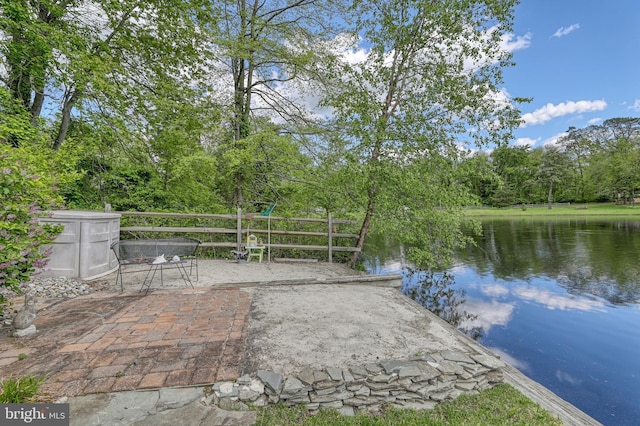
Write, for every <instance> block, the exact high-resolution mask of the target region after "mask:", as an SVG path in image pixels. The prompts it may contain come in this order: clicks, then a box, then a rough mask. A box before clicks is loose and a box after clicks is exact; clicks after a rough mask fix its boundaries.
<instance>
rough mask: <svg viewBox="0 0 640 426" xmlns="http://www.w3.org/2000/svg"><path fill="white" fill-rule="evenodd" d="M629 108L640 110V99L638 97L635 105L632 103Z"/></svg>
mask: <svg viewBox="0 0 640 426" xmlns="http://www.w3.org/2000/svg"><path fill="white" fill-rule="evenodd" d="M629 109H632V110H634V111H638V112H640V99H636V100H635V101H634V102H633V105H631V106H630V107H629Z"/></svg>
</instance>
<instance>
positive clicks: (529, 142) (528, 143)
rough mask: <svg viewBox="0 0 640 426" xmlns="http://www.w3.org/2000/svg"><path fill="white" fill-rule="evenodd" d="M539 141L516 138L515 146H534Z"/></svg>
mask: <svg viewBox="0 0 640 426" xmlns="http://www.w3.org/2000/svg"><path fill="white" fill-rule="evenodd" d="M538 141H539V139H531V138H518V139H516V143H515V144H514V145H515V146H534V145H535V144H536V143H538Z"/></svg>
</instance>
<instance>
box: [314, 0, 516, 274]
mask: <svg viewBox="0 0 640 426" xmlns="http://www.w3.org/2000/svg"><path fill="white" fill-rule="evenodd" d="M514 3H515V2H514V1H510V0H504V1H503V0H497V1H456V0H447V1H442V2H431V1H426V0H394V1H391V0H389V1H380V2H365V1H355V2H354V3H353V5H352V8H351V12H352V13H353V16H355V17H356V31H357V32H358V34H359V36H360V37H361V38H362V40H363V42H364V43H366V45H367V46H368V47H369V49H368V52H367V57H366V59H365V60H364V61H362V62H361V63H358V64H346V65H344V66H342V67H339V68H338V69H336V70H335V81H336V84H335V86H336V87H335V88H336V90H335V91H333V92H332V93H331V94H330V96H329V97H328V98H327V100H326V105H329V106H331V107H332V108H334V112H335V118H336V127H337V128H339V129H342V131H343V137H344V138H345V139H346V140H347V141H348V142H349V146H348V149H349V150H350V151H351V152H352V155H353V158H354V161H357V162H359V163H360V164H361V165H362V168H361V171H362V173H363V176H362V177H361V178H357V179H356V181H358V182H366V187H365V188H362V190H360V191H359V192H361V193H362V194H365V195H364V197H363V199H362V204H361V209H362V212H363V219H362V225H361V227H360V233H359V239H358V241H357V245H356V246H357V248H359V249H362V248H363V246H364V244H365V240H366V237H367V234H368V233H369V230H370V229H371V228H372V226H374V225H375V226H377V227H378V228H379V229H381V230H385V231H387V230H388V231H395V232H397V233H395V234H394V236H396V237H397V238H399V239H401V240H403V239H404V240H406V241H413V242H415V243H417V244H415V246H414V247H415V249H414V251H413V256H414V259H418V260H420V261H421V262H423V263H424V264H432V265H433V264H437V263H439V262H444V261H446V260H447V258H448V256H447V255H446V254H447V253H450V252H451V250H452V248H453V247H455V246H458V245H461V244H464V243H465V241H466V240H465V238H464V236H463V235H462V234H461V233H460V230H459V226H457V225H459V221H460V220H461V218H462V214H461V213H460V210H459V207H460V206H461V205H464V204H466V203H468V202H469V201H470V199H469V197H468V194H467V193H466V192H465V191H463V189H462V186H461V185H455V184H454V183H455V179H454V176H455V167H456V164H457V163H458V160H459V158H458V156H459V149H458V144H459V143H474V144H476V145H479V146H482V145H483V144H486V143H487V142H489V141H492V142H494V143H496V144H502V143H506V142H507V141H508V139H509V137H510V133H511V129H512V128H513V127H514V126H516V125H517V124H518V122H519V114H518V113H517V110H516V108H515V107H513V104H512V102H511V100H505V99H504V97H503V96H499V94H500V91H499V90H498V87H497V85H498V84H499V83H500V82H501V69H502V67H503V66H506V65H509V57H510V55H509V54H508V53H507V52H505V51H503V50H502V49H501V48H500V39H501V37H502V36H503V35H504V34H505V32H506V31H508V30H509V29H510V26H511V19H512V7H513V5H514ZM338 82H339V83H340V84H338ZM356 260H357V253H356V255H354V258H352V263H353V262H355V261H356Z"/></svg>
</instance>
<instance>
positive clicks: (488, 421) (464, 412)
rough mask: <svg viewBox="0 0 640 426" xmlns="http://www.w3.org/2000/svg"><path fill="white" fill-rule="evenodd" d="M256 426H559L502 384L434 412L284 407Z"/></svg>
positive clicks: (264, 414)
mask: <svg viewBox="0 0 640 426" xmlns="http://www.w3.org/2000/svg"><path fill="white" fill-rule="evenodd" d="M256 425H260V426H267V425H269V426H294V425H295V426H298V425H306V426H329V425H340V426H342V425H346V426H396V425H398V426H412V425H416V426H418V425H421V426H422V425H432V426H436V425H437V426H440V425H443V426H444V425H452V426H453V425H455V426H458V425H507V426H508V425H527V426H537V425H540V426H543V425H544V426H548V425H562V422H561V421H560V420H559V419H557V418H555V417H553V416H552V415H551V414H549V412H547V411H545V410H543V409H542V408H541V407H540V406H539V405H537V404H534V403H533V402H532V401H531V400H529V399H528V398H526V397H525V396H524V395H522V394H521V393H520V392H518V391H517V390H515V389H514V388H513V387H511V386H509V385H507V384H502V385H499V386H496V387H494V388H492V389H489V390H486V391H483V392H481V393H480V394H478V395H463V396H461V397H459V398H457V399H456V400H454V401H450V402H445V403H442V404H439V405H438V406H436V408H434V409H433V410H407V409H398V408H390V409H388V410H385V411H384V413H383V414H380V415H377V416H374V415H369V414H358V415H356V416H353V417H347V416H341V415H340V414H339V413H338V412H337V411H336V410H320V411H319V412H318V413H316V414H309V413H308V412H307V411H306V410H305V409H304V407H292V408H287V407H284V406H283V405H276V406H270V407H266V408H260V409H259V410H258V419H257V422H256Z"/></svg>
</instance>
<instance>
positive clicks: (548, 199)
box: [547, 179, 553, 210]
mask: <svg viewBox="0 0 640 426" xmlns="http://www.w3.org/2000/svg"><path fill="white" fill-rule="evenodd" d="M547 202H548V203H549V207H548V209H549V210H551V204H552V203H553V179H551V181H549V197H548V198H547Z"/></svg>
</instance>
